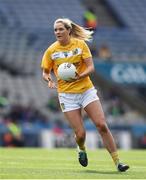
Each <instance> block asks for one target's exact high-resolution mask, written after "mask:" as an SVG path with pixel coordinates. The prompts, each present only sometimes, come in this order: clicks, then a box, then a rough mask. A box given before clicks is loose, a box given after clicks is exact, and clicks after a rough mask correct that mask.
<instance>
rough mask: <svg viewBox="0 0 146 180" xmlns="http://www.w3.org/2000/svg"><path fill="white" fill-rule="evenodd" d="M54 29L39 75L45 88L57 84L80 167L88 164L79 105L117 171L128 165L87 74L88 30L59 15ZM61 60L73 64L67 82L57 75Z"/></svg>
mask: <svg viewBox="0 0 146 180" xmlns="http://www.w3.org/2000/svg"><path fill="white" fill-rule="evenodd" d="M54 33H55V36H56V39H57V41H56V42H54V43H53V44H52V45H50V46H49V47H48V49H47V50H46V51H45V53H44V56H43V58H42V63H41V67H42V69H43V78H44V79H45V80H46V81H47V82H48V87H49V88H57V91H58V97H59V102H60V106H61V109H62V112H63V113H64V115H65V117H66V118H67V120H68V122H69V124H70V126H71V127H72V128H73V131H74V133H75V140H76V143H77V146H78V155H79V162H80V164H81V165H82V166H84V167H85V166H87V165H88V158H87V151H86V147H85V138H86V132H85V128H84V125H83V118H82V115H81V109H82V108H83V109H84V110H85V111H86V113H87V114H88V116H89V118H90V119H91V120H92V121H93V123H94V124H95V126H96V128H97V129H98V132H99V133H100V135H101V137H102V140H103V143H104V145H105V147H106V149H107V150H108V152H109V153H110V155H111V157H112V159H113V161H114V163H115V165H116V167H117V169H118V170H119V171H121V172H123V171H126V170H127V169H128V168H129V166H128V165H126V164H123V163H121V162H120V160H119V157H118V153H117V148H116V144H115V142H114V139H113V136H112V134H111V132H110V130H109V128H108V126H107V123H106V121H105V116H104V113H103V110H102V106H101V103H100V100H99V97H98V96H97V90H96V89H95V88H94V85H93V83H92V81H91V80H90V77H89V75H90V74H91V73H92V72H93V71H94V64H93V60H92V55H91V53H90V50H89V48H88V46H87V44H86V43H85V41H88V40H90V39H91V37H92V32H91V31H88V30H86V29H84V28H83V27H81V26H79V25H77V24H76V23H74V22H73V21H71V20H70V19H66V18H63V19H57V20H56V21H55V22H54ZM64 62H69V63H73V64H74V65H75V66H76V69H77V74H76V77H75V79H73V80H72V81H71V82H68V81H64V80H61V79H60V78H59V77H58V75H57V68H58V66H59V65H60V64H62V63H64ZM52 70H53V72H54V74H55V76H56V77H57V86H56V84H55V82H54V81H53V80H52V78H51V71H52Z"/></svg>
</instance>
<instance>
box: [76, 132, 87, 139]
mask: <svg viewBox="0 0 146 180" xmlns="http://www.w3.org/2000/svg"><path fill="white" fill-rule="evenodd" d="M85 136H86V133H85V131H84V130H80V131H78V132H76V137H77V139H78V140H84V139H85Z"/></svg>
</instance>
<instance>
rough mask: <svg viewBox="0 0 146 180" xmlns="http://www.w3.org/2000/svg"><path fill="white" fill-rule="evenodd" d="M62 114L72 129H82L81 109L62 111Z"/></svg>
mask: <svg viewBox="0 0 146 180" xmlns="http://www.w3.org/2000/svg"><path fill="white" fill-rule="evenodd" d="M64 115H65V117H66V119H67V120H68V122H69V124H70V126H71V127H72V128H73V129H74V131H84V125H83V119H82V115H81V109H76V110H72V111H67V112H64Z"/></svg>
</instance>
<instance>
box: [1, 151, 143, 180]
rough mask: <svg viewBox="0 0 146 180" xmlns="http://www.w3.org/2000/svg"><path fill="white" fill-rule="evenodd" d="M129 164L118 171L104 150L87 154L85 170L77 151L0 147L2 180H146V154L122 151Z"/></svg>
mask: <svg viewBox="0 0 146 180" xmlns="http://www.w3.org/2000/svg"><path fill="white" fill-rule="evenodd" d="M119 154H120V157H121V159H123V160H124V162H126V163H128V164H129V165H130V169H129V171H127V172H124V173H120V172H117V170H116V168H115V166H114V164H113V162H112V160H111V158H110V156H109V154H108V153H107V151H105V150H96V151H91V150H90V151H88V158H89V165H88V167H86V168H85V167H82V166H80V165H79V163H78V160H77V153H76V150H75V149H52V150H48V149H39V148H38V149H33V148H30V149H28V148H22V149H17V148H16V149H15V148H0V179H146V158H145V157H146V151H140V150H131V151H119Z"/></svg>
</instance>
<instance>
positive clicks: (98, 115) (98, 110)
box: [84, 100, 106, 125]
mask: <svg viewBox="0 0 146 180" xmlns="http://www.w3.org/2000/svg"><path fill="white" fill-rule="evenodd" d="M84 110H85V111H86V112H87V114H88V116H89V117H90V118H91V120H92V121H93V122H94V124H96V125H100V124H104V123H106V122H105V117H104V112H103V109H102V106H101V103H100V101H99V100H96V101H93V102H91V103H90V104H88V105H87V106H86V107H85V108H84Z"/></svg>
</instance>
